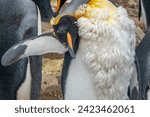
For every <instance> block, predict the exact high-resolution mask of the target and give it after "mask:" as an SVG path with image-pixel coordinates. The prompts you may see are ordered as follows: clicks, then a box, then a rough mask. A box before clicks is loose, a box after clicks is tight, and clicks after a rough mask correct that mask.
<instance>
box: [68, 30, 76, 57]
mask: <svg viewBox="0 0 150 117" xmlns="http://www.w3.org/2000/svg"><path fill="white" fill-rule="evenodd" d="M67 42H68V50H69V53H70V56H71V57H72V58H73V59H75V53H74V49H73V40H72V36H71V34H70V33H69V32H68V33H67Z"/></svg>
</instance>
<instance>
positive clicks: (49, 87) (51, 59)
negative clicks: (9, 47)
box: [40, 0, 144, 100]
mask: <svg viewBox="0 0 150 117" xmlns="http://www.w3.org/2000/svg"><path fill="white" fill-rule="evenodd" d="M112 1H113V2H114V3H115V4H116V5H122V6H123V7H125V8H126V9H127V10H128V13H129V15H130V16H131V18H132V19H133V20H134V21H135V24H136V26H137V44H138V43H139V42H140V40H141V39H142V38H143V36H144V32H143V30H144V25H143V23H141V22H139V21H138V5H137V0H112ZM53 4H55V3H54V2H53ZM42 29H43V32H45V31H49V30H50V26H49V24H46V23H42ZM62 63H63V56H62V55H58V54H47V55H44V56H43V68H42V74H43V78H42V90H41V96H40V99H52V100H56V99H57V100H58V99H62V94H61V90H60V80H59V77H60V74H61V68H62Z"/></svg>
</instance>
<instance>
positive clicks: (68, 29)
mask: <svg viewBox="0 0 150 117" xmlns="http://www.w3.org/2000/svg"><path fill="white" fill-rule="evenodd" d="M53 28H54V32H55V35H56V36H57V38H58V40H59V41H60V42H61V43H62V44H63V45H64V46H65V47H66V48H67V49H68V50H69V53H70V55H71V57H72V58H75V54H74V46H75V43H76V40H77V38H78V27H77V22H76V19H75V18H74V17H73V16H69V15H65V16H63V17H61V18H60V20H59V22H58V24H57V25H53Z"/></svg>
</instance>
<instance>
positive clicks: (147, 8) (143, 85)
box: [136, 0, 150, 100]
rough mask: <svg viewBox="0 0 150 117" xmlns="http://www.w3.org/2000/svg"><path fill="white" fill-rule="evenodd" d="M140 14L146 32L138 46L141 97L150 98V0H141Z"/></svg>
mask: <svg viewBox="0 0 150 117" xmlns="http://www.w3.org/2000/svg"><path fill="white" fill-rule="evenodd" d="M139 2H140V7H139V8H140V9H139V10H140V11H139V12H140V16H142V19H143V21H144V24H145V27H146V33H145V36H144V38H143V40H142V41H141V43H140V44H139V45H138V46H137V48H136V56H137V70H138V73H139V74H138V79H139V99H140V100H141V99H150V62H149V61H150V1H149V0H139Z"/></svg>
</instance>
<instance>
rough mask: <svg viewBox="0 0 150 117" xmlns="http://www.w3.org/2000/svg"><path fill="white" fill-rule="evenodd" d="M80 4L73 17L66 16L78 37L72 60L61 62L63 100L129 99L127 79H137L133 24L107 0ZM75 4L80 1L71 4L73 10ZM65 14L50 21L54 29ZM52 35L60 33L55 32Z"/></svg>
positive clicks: (129, 80)
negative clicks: (69, 18) (75, 21)
mask: <svg viewBox="0 0 150 117" xmlns="http://www.w3.org/2000/svg"><path fill="white" fill-rule="evenodd" d="M83 2H85V3H86V4H83V5H81V6H79V8H78V9H77V10H76V11H75V12H74V13H72V14H70V12H69V15H72V16H74V17H75V18H76V19H77V26H78V27H76V28H78V34H79V37H78V39H77V40H78V41H76V43H75V44H74V45H76V46H75V47H76V48H74V51H75V57H74V58H75V59H72V57H71V56H70V55H69V54H68V53H66V54H65V58H64V64H63V70H62V78H61V79H62V81H61V83H62V89H63V95H64V99H66V100H68V99H71V100H76V99H77V100H96V99H102V100H108V99H110V100H112V99H113V100H125V99H129V98H130V97H129V96H128V88H129V86H130V82H131V79H132V77H133V76H134V77H135V79H136V78H137V76H136V68H135V63H134V61H135V58H134V56H135V44H136V38H135V24H134V22H133V21H132V20H131V19H130V18H129V17H128V14H127V11H126V10H125V9H124V8H122V7H116V6H114V5H113V4H112V3H111V2H110V1H108V0H88V1H87V0H85V1H84V0H83V1H82V3H83ZM78 3H81V1H74V5H75V6H76V4H78ZM78 5H79V4H78ZM66 11H67V10H64V12H63V11H62V13H61V14H60V15H58V16H57V17H56V18H54V19H53V21H52V23H53V25H54V27H55V25H56V26H57V25H58V24H59V23H60V21H59V19H60V17H61V16H63V15H66V14H67V12H68V11H67V12H66ZM54 29H55V28H54ZM74 31H75V30H74ZM55 32H56V33H57V32H58V33H59V32H61V31H59V30H58V28H57V29H56V31H55ZM58 35H60V34H58ZM74 36H75V35H74ZM72 38H73V37H72ZM133 74H135V75H133Z"/></svg>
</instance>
